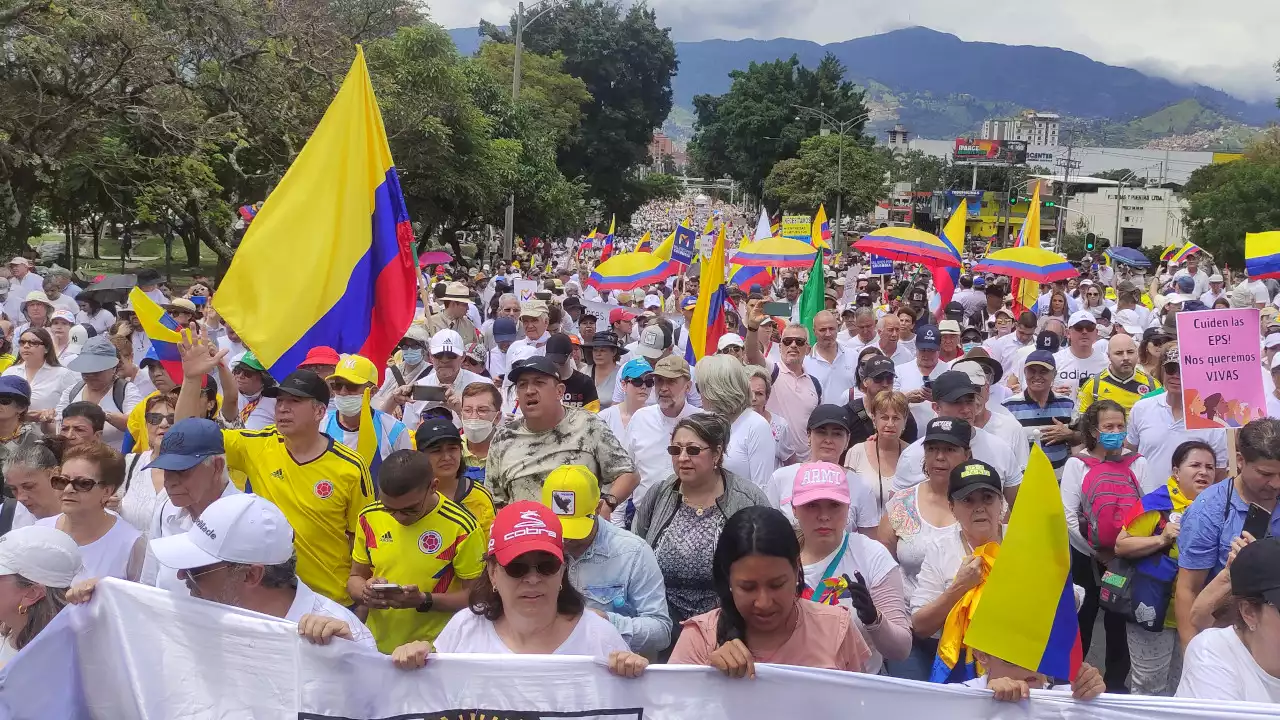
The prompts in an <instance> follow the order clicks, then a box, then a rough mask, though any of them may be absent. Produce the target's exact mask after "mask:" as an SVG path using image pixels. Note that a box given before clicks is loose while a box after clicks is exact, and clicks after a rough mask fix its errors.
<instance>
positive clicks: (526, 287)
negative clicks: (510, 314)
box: [513, 280, 538, 303]
mask: <svg viewBox="0 0 1280 720" xmlns="http://www.w3.org/2000/svg"><path fill="white" fill-rule="evenodd" d="M513 287H514V288H515V290H516V297H517V298H519V300H520V302H522V303H523V302H529V301H530V300H532V299H533V294H534V293H536V292H538V281H537V280H517V281H515V283H514V284H513Z"/></svg>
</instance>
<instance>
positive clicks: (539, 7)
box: [502, 0, 564, 264]
mask: <svg viewBox="0 0 1280 720" xmlns="http://www.w3.org/2000/svg"><path fill="white" fill-rule="evenodd" d="M563 1H564V0H541V2H536V3H534V4H533V5H531V6H530V7H529V10H531V11H532V10H536V11H537V14H535V15H534V16H533V17H531V18H529V19H527V20H526V19H525V7H524V3H523V2H522V3H519V4H518V5H516V35H515V41H516V42H515V51H514V54H513V55H512V59H511V104H512V105H513V106H514V105H515V104H516V103H517V102H519V100H520V60H521V57H520V55H521V53H522V51H523V50H524V31H525V29H526V28H528V27H529V26H530V25H532V24H533V23H535V22H537V20H538V18H540V17H542V16H543V15H546V14H547V13H548V12H549V11H550V10H552V9H553V8H554V7H555V6H556V5H558V4H560V3H561V2H563ZM515 232H516V194H515V191H512V193H511V195H510V196H509V197H508V198H507V217H506V225H505V227H504V228H503V232H502V258H503V261H504V262H505V263H507V264H510V263H511V255H512V252H513V251H514V248H515Z"/></svg>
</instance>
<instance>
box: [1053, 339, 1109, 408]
mask: <svg viewBox="0 0 1280 720" xmlns="http://www.w3.org/2000/svg"><path fill="white" fill-rule="evenodd" d="M1053 362H1054V365H1056V366H1057V368H1058V374H1057V376H1056V377H1054V379H1053V388H1054V392H1055V393H1057V392H1058V390H1057V388H1058V387H1060V386H1063V385H1066V386H1069V387H1070V388H1071V393H1070V397H1075V396H1076V394H1077V393H1079V392H1080V388H1081V387H1083V386H1084V383H1085V381H1086V380H1088V379H1089V378H1091V377H1093V376H1095V375H1098V374H1099V373H1101V372H1102V371H1103V370H1106V369H1107V366H1108V365H1109V364H1110V363H1109V362H1108V361H1107V354H1106V353H1105V352H1098V349H1097V348H1096V347H1095V348H1093V352H1091V353H1089V357H1087V358H1078V357H1076V354H1075V353H1073V352H1071V348H1070V347H1063V348H1062V349H1061V350H1059V351H1058V352H1056V353H1054V354H1053Z"/></svg>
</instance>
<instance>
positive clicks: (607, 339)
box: [582, 316, 619, 350]
mask: <svg viewBox="0 0 1280 720" xmlns="http://www.w3.org/2000/svg"><path fill="white" fill-rule="evenodd" d="M583 317H585V316H583ZM582 346H583V347H587V348H612V349H615V350H616V349H618V348H619V345H618V336H617V335H614V334H613V331H612V330H601V331H600V332H598V333H596V334H595V335H593V336H592V337H591V339H590V340H588V341H586V342H584V343H582Z"/></svg>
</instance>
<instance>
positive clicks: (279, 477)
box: [271, 468, 284, 480]
mask: <svg viewBox="0 0 1280 720" xmlns="http://www.w3.org/2000/svg"><path fill="white" fill-rule="evenodd" d="M271 477H273V478H275V479H277V480H283V479H284V471H283V470H281V469H279V468H277V469H275V470H272V471H271Z"/></svg>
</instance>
